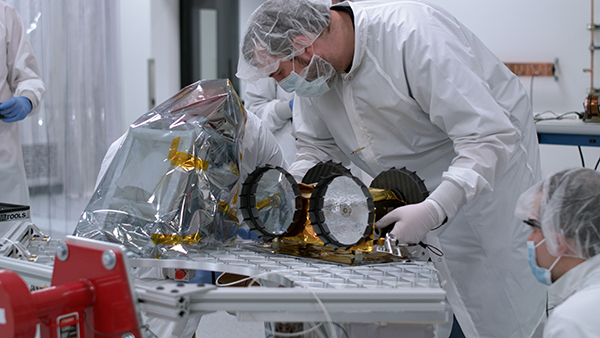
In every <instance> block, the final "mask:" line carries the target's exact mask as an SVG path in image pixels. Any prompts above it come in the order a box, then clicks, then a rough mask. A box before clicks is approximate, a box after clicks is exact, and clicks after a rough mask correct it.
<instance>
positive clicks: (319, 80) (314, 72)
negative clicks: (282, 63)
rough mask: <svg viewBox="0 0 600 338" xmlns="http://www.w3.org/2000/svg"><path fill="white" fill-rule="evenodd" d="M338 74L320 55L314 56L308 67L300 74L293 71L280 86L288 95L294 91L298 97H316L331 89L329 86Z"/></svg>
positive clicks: (280, 82)
mask: <svg viewBox="0 0 600 338" xmlns="http://www.w3.org/2000/svg"><path fill="white" fill-rule="evenodd" d="M335 74H336V71H335V68H333V66H332V65H331V64H330V63H329V62H327V61H325V60H323V59H322V58H321V57H319V56H318V55H313V57H312V58H311V60H310V63H309V64H308V66H306V67H304V69H302V71H301V72H300V74H298V73H296V72H295V71H292V72H291V73H290V75H288V76H287V77H286V78H285V79H283V80H281V81H279V86H280V87H281V88H282V89H283V90H285V91H286V92H288V93H291V92H293V91H295V92H296V94H298V96H304V97H316V96H321V95H323V94H325V93H326V92H328V91H329V89H331V87H330V86H329V85H330V83H331V82H332V80H333V78H334V76H335Z"/></svg>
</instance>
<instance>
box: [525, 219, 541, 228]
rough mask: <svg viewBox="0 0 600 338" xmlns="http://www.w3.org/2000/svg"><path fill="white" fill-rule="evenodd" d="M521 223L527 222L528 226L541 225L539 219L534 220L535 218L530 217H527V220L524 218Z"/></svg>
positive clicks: (538, 226) (539, 226)
mask: <svg viewBox="0 0 600 338" xmlns="http://www.w3.org/2000/svg"><path fill="white" fill-rule="evenodd" d="M523 223H525V224H527V225H529V226H532V227H534V228H541V227H542V225H541V224H540V222H539V221H536V220H534V219H531V218H530V219H527V220H524V221H523Z"/></svg>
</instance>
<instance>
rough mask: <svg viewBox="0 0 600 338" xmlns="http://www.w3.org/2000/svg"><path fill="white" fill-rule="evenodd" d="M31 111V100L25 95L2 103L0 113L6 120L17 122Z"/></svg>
mask: <svg viewBox="0 0 600 338" xmlns="http://www.w3.org/2000/svg"><path fill="white" fill-rule="evenodd" d="M30 112H31V102H29V99H28V98H26V97H24V96H19V97H12V98H10V99H8V100H6V101H4V102H2V103H0V115H2V116H4V119H2V121H4V122H16V121H20V120H22V119H24V118H25V117H26V116H27V114H29V113H30Z"/></svg>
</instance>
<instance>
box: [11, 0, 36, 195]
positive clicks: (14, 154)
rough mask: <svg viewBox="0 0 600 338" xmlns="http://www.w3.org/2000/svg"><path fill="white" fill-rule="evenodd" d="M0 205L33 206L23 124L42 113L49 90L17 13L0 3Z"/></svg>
mask: <svg viewBox="0 0 600 338" xmlns="http://www.w3.org/2000/svg"><path fill="white" fill-rule="evenodd" d="M0 45H2V46H4V48H3V51H2V52H0V102H1V103H0V202H3V203H11V204H22V205H29V188H28V186H27V177H26V176H25V164H24V162H23V153H22V150H21V141H20V140H19V124H18V121H21V120H23V119H25V117H27V115H29V114H35V113H36V112H37V111H39V104H40V102H41V101H42V98H43V97H44V93H45V91H46V87H45V85H44V82H43V81H42V79H41V78H40V70H39V68H38V64H37V61H36V59H35V55H34V54H33V49H32V48H31V45H30V43H29V39H28V37H27V35H26V34H25V29H24V27H23V22H22V21H21V17H20V16H19V13H17V11H16V10H15V9H14V8H13V7H11V6H9V5H8V4H7V3H5V2H3V1H0Z"/></svg>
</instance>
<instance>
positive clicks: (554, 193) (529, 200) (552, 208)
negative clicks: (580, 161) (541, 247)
mask: <svg viewBox="0 0 600 338" xmlns="http://www.w3.org/2000/svg"><path fill="white" fill-rule="evenodd" d="M598 206H600V173H598V172H597V171H595V170H591V169H585V168H578V169H569V170H564V171H561V172H558V173H556V174H553V175H552V176H550V177H548V178H546V179H545V180H543V181H542V182H540V183H538V184H536V185H534V186H533V187H531V188H530V189H528V190H527V191H525V192H524V193H523V194H522V195H521V196H520V197H519V200H518V201H517V207H516V210H515V216H517V217H519V218H521V219H523V220H527V219H533V220H537V221H538V222H539V223H540V225H541V228H542V232H543V234H544V237H545V238H546V247H547V248H548V252H549V253H550V254H552V255H554V256H558V247H559V246H560V245H561V244H565V245H566V246H567V247H569V248H570V249H571V250H572V251H573V252H574V253H575V254H576V255H578V256H579V257H581V258H590V257H592V256H595V255H597V254H598V253H600V209H599V208H598ZM565 238H570V239H573V240H574V242H575V247H573V245H572V244H569V242H567V241H565Z"/></svg>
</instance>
